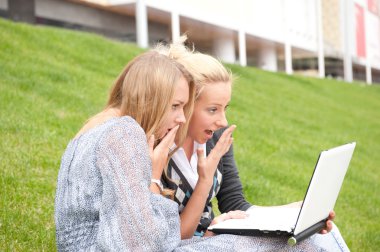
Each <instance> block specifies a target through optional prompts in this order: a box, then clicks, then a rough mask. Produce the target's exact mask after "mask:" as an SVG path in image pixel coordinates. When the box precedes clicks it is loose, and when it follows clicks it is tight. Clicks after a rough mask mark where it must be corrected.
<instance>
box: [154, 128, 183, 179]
mask: <svg viewBox="0 0 380 252" xmlns="http://www.w3.org/2000/svg"><path fill="white" fill-rule="evenodd" d="M178 128H179V125H177V126H175V127H174V128H172V129H171V130H170V131H169V132H168V133H167V134H166V135H165V136H164V137H163V138H162V139H161V141H160V143H159V144H158V145H157V146H156V147H155V148H154V142H155V137H154V135H152V136H150V137H149V141H148V143H149V155H150V158H151V160H152V178H154V179H161V175H162V171H163V170H164V167H165V166H166V165H167V162H168V154H169V152H170V150H171V149H170V148H171V147H172V146H173V144H174V139H175V136H176V134H177V131H178Z"/></svg>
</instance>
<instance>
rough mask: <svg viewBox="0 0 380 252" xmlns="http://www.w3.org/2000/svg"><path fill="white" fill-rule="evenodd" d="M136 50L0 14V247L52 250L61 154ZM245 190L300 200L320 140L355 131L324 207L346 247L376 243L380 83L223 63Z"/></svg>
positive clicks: (260, 197) (327, 143) (340, 139)
mask: <svg viewBox="0 0 380 252" xmlns="http://www.w3.org/2000/svg"><path fill="white" fill-rule="evenodd" d="M140 52H141V49H138V48H137V47H136V46H134V45H131V44H125V43H119V42H114V41H110V40H107V39H104V38H102V37H99V36H94V35H91V34H85V33H79V32H72V31H67V30H61V29H52V28H46V27H32V26H28V25H23V24H15V23H12V22H9V21H5V20H3V19H0V76H1V78H0V139H1V141H0V186H1V192H0V195H1V197H0V199H1V201H0V209H1V210H0V251H54V250H56V248H55V231H54V218H53V214H54V195H55V185H56V179H57V174H58V169H59V164H60V158H61V155H62V153H63V151H64V150H65V147H66V145H67V143H68V142H69V140H70V139H71V138H72V137H73V136H74V135H75V134H76V132H77V130H78V129H79V128H80V127H81V125H82V124H83V122H84V121H85V120H86V119H87V118H88V117H89V116H90V115H93V114H94V113H96V112H97V111H99V110H100V109H102V107H103V106H104V104H105V101H106V99H107V93H108V90H109V88H110V86H111V85H112V82H113V80H114V79H115V78H116V77H117V75H118V74H119V72H120V71H121V69H122V68H123V66H124V65H125V64H126V63H127V62H128V61H129V60H130V59H132V58H133V57H134V56H135V55H137V54H138V53H140ZM229 67H231V68H232V71H233V72H234V73H235V74H236V75H238V76H239V78H238V80H237V81H236V84H235V86H234V91H233V99H232V102H231V106H230V108H229V112H228V117H229V122H230V123H235V124H237V125H238V128H237V130H236V133H235V136H234V138H235V155H236V159H237V162H238V165H239V171H240V176H241V179H242V182H243V185H244V191H245V195H246V197H247V199H248V200H249V201H250V202H252V203H254V204H258V205H271V204H276V205H277V204H284V203H288V202H292V201H297V200H301V199H302V198H303V196H304V192H305V188H306V187H307V184H308V182H309V178H310V175H311V172H312V170H313V168H314V164H315V161H316V158H317V155H318V154H319V151H320V150H322V149H327V148H330V147H333V146H336V145H339V144H343V143H346V142H349V141H353V140H355V141H357V149H356V151H355V153H354V157H353V160H352V162H351V165H350V168H349V171H348V174H347V176H346V179H345V182H344V184H343V188H342V191H341V194H340V196H339V199H338V202H337V205H336V208H335V211H336V213H337V218H336V223H337V225H338V226H339V228H340V230H341V233H342V234H343V236H344V238H345V239H346V242H347V244H348V246H349V247H350V248H351V249H352V251H376V250H377V249H378V248H379V247H380V231H379V230H380V223H379V217H378V216H380V213H379V209H380V202H379V201H380V200H379V196H378V195H380V190H379V181H380V179H379V174H380V171H379V168H378V164H380V155H379V153H380V120H379V113H380V112H379V111H380V87H379V86H365V85H362V84H359V83H355V84H347V83H343V82H337V81H333V80H318V79H313V78H304V77H296V76H287V75H284V74H276V73H268V72H264V71H260V70H257V69H253V68H242V67H238V66H229Z"/></svg>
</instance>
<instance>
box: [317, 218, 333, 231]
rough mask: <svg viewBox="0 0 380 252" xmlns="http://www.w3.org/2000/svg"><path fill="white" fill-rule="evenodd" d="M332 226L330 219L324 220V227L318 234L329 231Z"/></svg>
mask: <svg viewBox="0 0 380 252" xmlns="http://www.w3.org/2000/svg"><path fill="white" fill-rule="evenodd" d="M332 228H333V223H332V221H331V220H327V221H326V227H325V228H324V229H322V230H321V231H320V232H319V233H320V234H327V233H329V232H331V230H332Z"/></svg>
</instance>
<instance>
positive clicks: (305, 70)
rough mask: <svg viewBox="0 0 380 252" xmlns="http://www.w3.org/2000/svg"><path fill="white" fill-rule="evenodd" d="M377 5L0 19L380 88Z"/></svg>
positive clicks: (116, 3) (189, 0) (30, 3)
mask: <svg viewBox="0 0 380 252" xmlns="http://www.w3.org/2000/svg"><path fill="white" fill-rule="evenodd" d="M379 6H380V1H379V0H302V1H293V0H266V1H262V0H235V1H230V0H218V1H205V0H165V1H154V0H0V16H1V17H3V18H9V19H11V20H15V21H22V22H28V23H33V24H41V25H50V26H57V27H64V28H70V29H75V30H82V31H89V32H95V33H98V34H102V35H105V36H106V37H110V38H114V39H117V40H121V41H130V42H137V44H138V45H139V46H140V47H142V48H147V47H149V46H152V45H154V44H155V43H157V42H164V43H165V42H170V41H172V40H174V41H175V40H176V39H177V38H178V37H179V36H180V34H183V33H186V34H187V35H188V37H189V42H190V45H194V46H195V49H196V50H198V51H201V52H205V53H209V54H212V55H214V56H216V57H218V58H219V59H221V60H222V61H224V62H226V63H234V64H240V65H241V66H247V65H248V66H254V67H257V68H261V69H264V70H269V71H274V72H286V73H287V74H294V73H296V74H302V75H308V76H315V77H321V78H324V77H331V78H336V79H343V80H345V81H347V82H352V81H355V80H356V81H362V82H366V83H368V84H372V83H380V11H379V9H380V8H379Z"/></svg>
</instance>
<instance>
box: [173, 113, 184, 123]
mask: <svg viewBox="0 0 380 252" xmlns="http://www.w3.org/2000/svg"><path fill="white" fill-rule="evenodd" d="M175 121H176V123H178V124H184V123H186V117H185V113H184V112H183V110H182V111H181V113H180V114H179V115H178V117H177V118H176V119H175Z"/></svg>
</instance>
